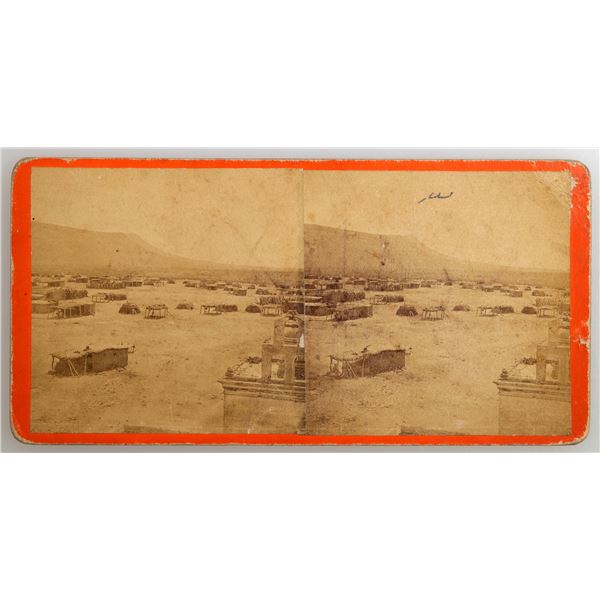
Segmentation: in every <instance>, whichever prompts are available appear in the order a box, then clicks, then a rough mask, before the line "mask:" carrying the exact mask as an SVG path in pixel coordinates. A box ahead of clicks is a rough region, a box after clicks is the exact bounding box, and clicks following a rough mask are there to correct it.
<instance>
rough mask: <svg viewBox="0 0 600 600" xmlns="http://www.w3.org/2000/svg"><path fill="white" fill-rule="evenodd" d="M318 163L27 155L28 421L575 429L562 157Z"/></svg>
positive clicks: (305, 431)
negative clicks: (55, 162) (493, 164)
mask: <svg viewBox="0 0 600 600" xmlns="http://www.w3.org/2000/svg"><path fill="white" fill-rule="evenodd" d="M565 164H567V163H565ZM453 165H454V163H452V164H451V166H453ZM197 166H200V165H197ZM306 166H307V165H306V164H304V165H298V166H296V167H294V163H293V162H292V163H291V164H277V163H275V164H274V165H273V167H272V168H257V166H256V165H254V166H252V165H250V164H249V165H248V168H240V166H239V165H238V166H237V167H236V168H216V167H215V168H213V167H209V166H206V165H203V166H202V168H157V167H156V166H155V167H152V166H151V165H148V166H147V167H144V166H139V165H136V166H135V168H133V167H132V168H118V167H113V168H111V167H110V166H107V167H103V166H101V165H98V166H97V167H95V168H83V167H77V168H73V167H71V166H69V165H67V167H66V168H65V167H61V168H54V167H51V166H35V165H34V166H33V167H32V169H31V402H30V422H31V431H32V432H34V433H36V434H57V433H60V434H130V435H135V434H225V435H239V434H242V435H246V434H261V435H264V434H267V435H272V434H287V435H292V436H297V437H296V438H295V439H298V438H307V437H311V436H316V438H315V439H323V441H324V443H326V442H327V440H328V439H333V438H335V439H340V436H341V437H342V438H343V437H344V436H387V437H388V438H390V439H391V438H394V439H396V438H399V437H401V438H403V439H407V440H409V441H410V439H417V438H418V437H419V436H441V437H442V439H443V437H444V436H569V435H570V434H571V433H572V401H571V356H570V352H571V350H570V347H571V346H570V342H571V333H570V315H571V303H570V264H571V253H570V236H571V195H572V189H573V186H574V179H573V174H572V172H571V171H570V170H569V169H564V168H563V169H543V168H540V170H533V169H526V170H522V171H520V170H518V169H516V170H506V169H496V170H495V171H494V170H491V169H488V170H477V169H469V165H468V163H464V164H463V167H464V168H462V169H458V170H456V169H454V170H453V169H448V168H446V169H444V168H438V169H436V168H435V163H433V166H431V165H429V167H428V168H427V169H426V170H419V169H414V170H413V169H410V168H407V169H402V170H398V169H385V168H372V169H360V168H357V169H352V168H347V165H346V166H345V168H315V166H317V165H315V164H309V165H308V167H310V168H306Z"/></svg>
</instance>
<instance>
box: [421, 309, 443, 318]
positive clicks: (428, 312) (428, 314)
mask: <svg viewBox="0 0 600 600" xmlns="http://www.w3.org/2000/svg"><path fill="white" fill-rule="evenodd" d="M445 318H446V309H445V308H444V307H443V306H426V307H425V308H424V309H423V310H422V311H421V319H423V320H424V321H441V320H442V319H445Z"/></svg>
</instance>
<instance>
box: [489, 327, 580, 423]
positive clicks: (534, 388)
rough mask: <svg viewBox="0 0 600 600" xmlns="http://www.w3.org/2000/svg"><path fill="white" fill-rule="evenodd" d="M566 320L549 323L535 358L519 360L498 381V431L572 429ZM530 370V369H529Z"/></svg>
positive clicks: (496, 382)
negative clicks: (518, 362) (519, 361)
mask: <svg viewBox="0 0 600 600" xmlns="http://www.w3.org/2000/svg"><path fill="white" fill-rule="evenodd" d="M569 367H570V361H569V321H568V320H567V319H564V320H561V319H557V320H555V321H553V322H552V323H550V324H549V327H548V341H547V342H546V343H545V344H539V345H538V346H537V350H536V356H535V359H534V360H529V361H526V362H523V361H522V362H521V363H520V364H518V365H517V366H516V367H515V368H514V369H513V371H512V372H508V371H507V370H504V371H502V373H501V374H500V377H499V379H498V380H497V381H494V383H495V384H496V386H497V387H498V394H499V400H500V413H499V414H500V434H501V435H502V434H505V433H506V434H508V433H512V434H515V433H518V434H521V435H566V434H569V433H570V432H571V376H570V368H569ZM528 371H529V372H528Z"/></svg>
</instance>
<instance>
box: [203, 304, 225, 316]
mask: <svg viewBox="0 0 600 600" xmlns="http://www.w3.org/2000/svg"><path fill="white" fill-rule="evenodd" d="M200 314H202V315H210V316H212V317H216V316H218V315H222V314H223V312H222V311H220V310H218V309H217V305H216V304H202V305H201V306H200Z"/></svg>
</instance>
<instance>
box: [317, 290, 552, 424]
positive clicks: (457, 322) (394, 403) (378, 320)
mask: <svg viewBox="0 0 600 600" xmlns="http://www.w3.org/2000/svg"><path fill="white" fill-rule="evenodd" d="M394 293H395V292H394ZM398 293H399V294H402V295H403V296H404V299H405V303H406V304H413V305H415V306H416V308H417V309H418V311H419V316H417V317H405V316H402V317H401V316H396V314H395V313H396V310H397V308H398V306H399V304H398V303H396V304H388V305H376V306H374V314H373V317H372V318H367V319H358V320H354V321H346V322H341V323H336V322H334V321H328V320H324V319H322V318H312V317H311V318H309V319H308V323H307V338H306V349H307V359H306V360H307V377H308V396H307V415H306V425H307V431H308V433H311V434H319V435H353V434H366V435H369V434H379V435H392V434H393V435H398V434H427V433H430V434H436V433H439V434H452V433H457V434H497V433H498V428H499V423H498V391H497V388H496V386H495V385H494V383H493V382H494V380H495V379H497V378H498V376H499V375H500V372H501V370H502V369H505V368H506V369H508V368H510V367H512V366H513V365H514V364H515V363H516V362H517V361H519V360H520V359H522V358H523V357H532V356H535V351H536V344H538V343H543V342H545V341H546V338H547V330H548V319H545V318H538V317H537V316H536V315H527V314H521V309H522V308H523V306H526V305H529V304H534V303H535V298H533V299H532V298H531V292H529V291H525V292H524V293H523V294H524V295H523V297H522V298H511V297H508V296H507V295H505V294H502V293H500V292H484V291H481V290H478V289H477V290H471V289H462V288H460V287H459V286H456V285H454V286H439V287H433V288H417V289H405V290H403V291H402V292H398ZM372 295H374V293H371V292H367V296H372ZM440 304H443V305H445V306H446V307H447V309H448V312H447V317H446V319H445V320H441V321H423V320H421V317H420V315H421V309H422V308H423V307H424V306H434V305H440ZM456 304H468V305H470V307H471V311H470V312H454V311H452V309H453V308H454V306H455V305H456ZM480 305H492V306H495V305H511V306H513V307H514V309H515V313H514V314H503V315H498V316H496V317H479V316H477V312H476V309H477V307H478V306H480ZM367 346H368V347H369V350H373V351H374V350H376V349H380V348H381V347H385V346H387V347H394V346H401V347H404V348H406V349H409V354H408V355H407V356H406V366H405V368H404V369H402V370H400V371H397V372H388V373H381V374H379V375H376V376H373V377H363V378H360V377H359V378H354V379H338V378H333V377H330V376H328V375H327V372H328V370H329V355H331V354H336V355H339V354H343V353H344V352H360V351H361V350H362V349H363V348H365V347H367Z"/></svg>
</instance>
